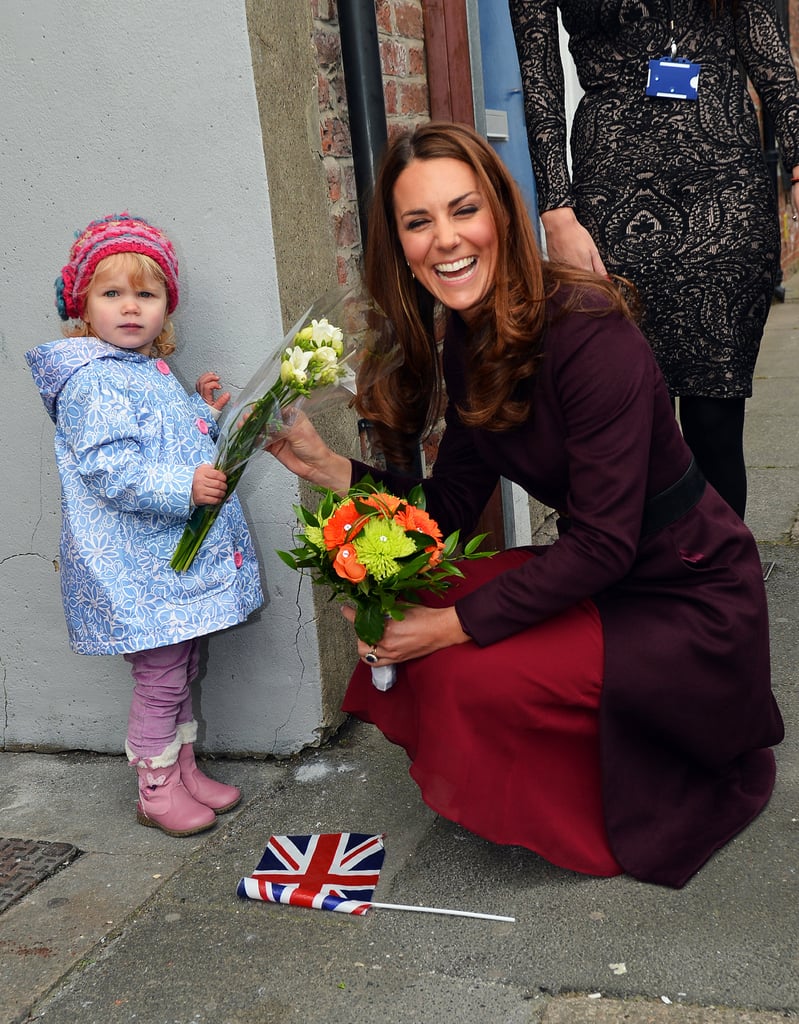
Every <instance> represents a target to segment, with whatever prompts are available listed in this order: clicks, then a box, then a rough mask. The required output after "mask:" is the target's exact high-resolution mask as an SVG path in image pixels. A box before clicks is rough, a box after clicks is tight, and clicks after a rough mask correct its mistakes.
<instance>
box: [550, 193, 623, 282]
mask: <svg viewBox="0 0 799 1024" xmlns="http://www.w3.org/2000/svg"><path fill="white" fill-rule="evenodd" d="M541 223H542V224H543V225H544V230H545V231H546V236H547V256H548V258H549V259H550V260H553V261H554V262H556V263H568V264H570V265H571V266H573V267H579V268H580V269H581V270H593V271H594V273H596V274H601V275H602V277H607V276H608V272H607V270H605V264H604V263H603V262H602V257H601V256H600V255H599V250H598V249H597V247H596V245H595V244H594V240H593V238H592V237H591V235H590V234H589V233H588V232H587V231H586V229H585V228H584V227H583V226H582V224H581V223H580V222H579V221H578V220H577V217H576V216H575V213H574V210H573V209H572V208H571V207H570V206H559V207H558V208H557V209H555V210H547V211H546V212H545V213H542V214H541Z"/></svg>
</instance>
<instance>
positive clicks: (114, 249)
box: [55, 212, 178, 320]
mask: <svg viewBox="0 0 799 1024" xmlns="http://www.w3.org/2000/svg"><path fill="white" fill-rule="evenodd" d="M121 252H140V253H143V254H144V255H145V256H149V257H150V258H151V259H153V260H155V262H156V263H157V264H158V266H159V267H160V268H161V270H163V272H164V277H165V278H166V287H167V295H168V298H167V309H166V311H167V313H172V312H174V309H175V307H176V306H177V304H178V260H177V256H175V250H174V249H173V248H172V243H171V242H170V241H169V239H168V238H167V237H166V235H164V234H163V233H162V232H161V231H159V230H158V228H156V227H153V225H152V224H148V223H147V221H146V220H142V219H141V217H131V215H130V214H129V213H127V212H126V213H119V214H110V215H109V216H108V217H103V218H101V219H100V220H93V221H92V222H91V224H90V225H89V226H88V227H87V228H85V229H84V230H83V231H78V232H76V234H75V242H74V243H73V245H72V248H71V249H70V250H69V263H67V265H66V266H65V267H63V268H62V270H61V274H60V275H59V277H57V278H56V282H55V294H56V298H55V305H56V309H57V310H58V315H59V316H60V317H61V319H62V320H79V319H80V318H81V316H82V315H83V298H82V295H81V293H82V292H83V291H84V289H85V288H86V285H87V283H88V282H89V281H90V280H91V279H92V275H93V274H94V272H95V270H96V269H97V264H98V263H99V262H100V261H101V260H104V259H105V258H106V256H113V255H114V254H115V253H121Z"/></svg>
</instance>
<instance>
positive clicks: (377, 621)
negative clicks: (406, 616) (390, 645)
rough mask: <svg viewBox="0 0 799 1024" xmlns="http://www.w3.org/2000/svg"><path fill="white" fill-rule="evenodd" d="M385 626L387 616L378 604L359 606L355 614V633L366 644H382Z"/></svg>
mask: <svg viewBox="0 0 799 1024" xmlns="http://www.w3.org/2000/svg"><path fill="white" fill-rule="evenodd" d="M385 626H386V620H385V616H384V614H383V611H382V609H381V607H380V606H379V605H378V604H367V605H366V606H362V605H359V606H358V608H357V610H356V612H355V632H356V633H357V634H358V636H359V637H360V638H361V640H363V642H364V643H365V644H378V643H380V639H381V637H382V636H383V630H384V629H385Z"/></svg>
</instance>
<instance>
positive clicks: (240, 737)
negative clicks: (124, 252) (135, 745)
mask: <svg viewBox="0 0 799 1024" xmlns="http://www.w3.org/2000/svg"><path fill="white" fill-rule="evenodd" d="M0 97H2V100H0V232H1V233H2V245H0V368H2V385H3V389H2V390H3V401H2V403H0V481H1V482H2V483H1V485H0V521H2V530H0V748H3V747H5V748H7V749H15V748H19V747H23V746H26V745H30V746H35V747H39V748H48V747H51V748H53V749H62V748H82V749H93V750H97V751H121V750H122V748H123V742H124V737H125V731H126V724H127V713H128V705H129V699H130V689H131V681H130V675H129V671H128V666H127V664H126V663H125V662H124V661H123V660H122V658H121V657H120V658H111V657H100V658H87V657H81V656H78V655H74V654H72V653H71V652H70V650H69V647H68V643H67V635H66V628H65V625H64V617H63V612H62V608H61V599H60V591H59V581H58V576H57V573H56V571H55V569H54V560H55V559H56V558H57V556H58V537H59V526H60V515H59V482H58V475H57V473H56V470H55V463H54V458H53V453H52V437H53V427H52V424H51V423H50V421H49V420H48V418H47V416H46V415H45V412H44V409H43V406H42V404H41V401H40V399H39V396H38V393H37V391H36V389H35V387H34V385H33V382H32V380H31V378H30V374H29V372H28V368H27V364H26V363H25V360H24V357H23V354H24V352H25V351H26V350H27V349H28V348H30V347H32V346H33V345H36V344H38V343H40V342H43V341H48V340H50V339H53V338H56V337H59V336H60V334H61V326H62V325H61V321H60V320H59V319H58V316H57V314H56V312H55V309H54V306H53V299H54V292H53V281H54V279H55V277H56V275H57V274H58V272H59V271H60V268H61V266H62V265H63V263H64V262H65V261H66V257H67V252H68V249H69V246H70V244H71V241H72V238H73V235H74V232H75V230H76V229H79V228H82V227H84V226H85V225H86V224H87V223H88V222H89V221H90V220H92V219H93V218H95V217H99V216H103V215H105V214H107V213H116V212H119V211H121V210H123V209H128V210H130V211H131V212H132V213H134V214H136V215H138V216H142V217H145V218H146V219H148V220H152V221H153V222H154V223H155V224H157V225H159V226H160V227H162V228H163V229H164V230H165V231H166V232H167V233H168V234H169V235H170V237H171V238H172V240H173V242H174V244H175V247H176V249H177V252H178V257H179V260H180V267H181V303H180V306H179V307H178V311H177V314H176V316H175V324H176V327H177V332H178V343H179V347H178V351H177V353H176V354H175V355H174V356H173V357H172V358H171V360H170V362H171V364H172V366H173V369H174V371H175V372H176V374H177V375H178V377H179V378H180V379H181V381H182V382H183V383H184V385H188V386H189V387H193V382H194V381H195V380H196V378H197V376H198V374H199V373H200V372H201V371H202V370H204V369H211V368H214V369H218V370H219V372H220V373H221V374H222V377H223V379H224V381H225V382H226V384H228V385H230V386H232V388H233V389H234V390H235V388H239V387H241V386H242V385H243V384H244V383H245V382H246V381H247V379H248V378H249V377H250V375H251V374H252V372H253V371H254V370H255V369H256V368H257V366H258V365H259V364H260V362H261V361H262V360H263V358H264V357H265V355H266V354H267V352H268V351H270V350H271V348H272V347H273V346H274V345H275V344H276V343H277V342H278V341H279V339H280V336H281V335H282V329H281V317H280V309H279V301H278V292H277V280H276V272H275V258H274V250H273V245H272V229H271V222H270V211H269V191H268V185H267V180H266V170H265V166H264V157H263V150H262V144H261V135H260V127H259V120H258V110H257V106H256V98H255V91H254V86H253V79H252V66H251V58H250V49H249V44H248V38H247V25H246V21H245V9H244V0H169V2H168V3H164V2H157V0H126V2H125V3H118V2H114V0H112V2H109V0H81V2H80V3H78V4H65V3H63V2H61V0H30V2H28V0H4V2H3V3H2V5H0ZM248 473H249V479H247V478H245V482H244V483H243V484H242V486H241V488H240V493H241V496H242V499H243V502H244V505H245V509H246V511H247V513H248V518H249V521H250V524H251V526H252V529H253V533H254V537H255V540H256V545H257V547H258V549H259V553H260V555H261V560H262V565H263V569H264V577H265V580H264V582H265V589H266V592H267V605H266V606H265V608H264V609H263V610H262V611H261V613H260V614H259V615H258V616H257V617H256V618H255V620H254V621H250V622H249V623H247V624H246V625H244V626H241V627H239V628H237V629H236V630H232V631H229V632H227V633H225V634H219V635H217V636H215V637H213V638H211V639H210V640H209V641H208V645H207V650H208V655H207V667H206V672H205V674H204V676H203V677H202V680H201V683H200V686H199V687H198V692H197V693H196V695H195V712H196V716H197V718H198V720H199V721H200V726H201V728H200V743H201V745H202V746H203V747H204V748H205V749H206V750H211V751H217V752H225V751H227V752H258V753H276V754H286V753H290V752H292V751H294V750H297V749H299V748H301V747H302V746H303V745H305V744H307V743H311V742H314V740H315V738H316V733H315V730H316V729H317V727H318V725H319V716H320V692H319V680H318V675H319V672H318V648H317V640H316V631H315V628H314V624H313V622H312V621H310V616H311V615H312V610H311V602H310V597H309V594H308V593H307V590H308V589H309V588H305V587H303V589H302V606H301V607H298V600H297V598H298V593H299V589H300V588H299V586H298V585H299V577H298V576H297V575H296V574H294V573H292V572H291V570H289V569H288V568H287V567H285V566H283V565H282V563H281V562H280V561H279V559H278V558H277V557H276V556H275V555H274V549H275V548H278V547H288V546H290V543H289V542H290V522H291V520H292V518H293V516H292V512H291V505H292V502H295V501H296V500H297V493H296V487H295V484H294V480H293V478H291V477H289V475H288V474H287V473H286V472H285V471H284V470H282V468H281V467H279V466H278V465H277V464H276V463H274V462H273V461H271V460H270V459H269V457H268V456H265V455H264V456H261V457H260V458H259V460H258V462H257V463H256V464H255V465H253V466H251V468H250V470H249V471H248Z"/></svg>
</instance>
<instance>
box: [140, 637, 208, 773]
mask: <svg viewBox="0 0 799 1024" xmlns="http://www.w3.org/2000/svg"><path fill="white" fill-rule="evenodd" d="M123 657H124V658H125V661H127V662H128V663H129V664H130V670H131V674H132V675H133V680H134V686H133V699H132V700H131V703H130V714H129V716H128V738H127V744H126V747H127V752H128V757H130V758H131V759H132V758H136V759H139V758H153V757H159V756H160V755H162V754H164V752H165V751H167V750H168V748H169V747H170V746H172V745H173V744H174V743H175V740H176V737H177V731H178V726H180V725H185V724H186V723H188V722H191V721H192V720H193V715H192V708H191V684H192V683H193V682H194V680H195V679H196V678H197V672H198V668H199V660H200V641H199V639H193V640H184V641H183V642H182V643H179V644H172V645H170V646H169V647H157V648H155V649H154V650H152V651H136V652H135V653H133V654H125V655H123Z"/></svg>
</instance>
